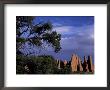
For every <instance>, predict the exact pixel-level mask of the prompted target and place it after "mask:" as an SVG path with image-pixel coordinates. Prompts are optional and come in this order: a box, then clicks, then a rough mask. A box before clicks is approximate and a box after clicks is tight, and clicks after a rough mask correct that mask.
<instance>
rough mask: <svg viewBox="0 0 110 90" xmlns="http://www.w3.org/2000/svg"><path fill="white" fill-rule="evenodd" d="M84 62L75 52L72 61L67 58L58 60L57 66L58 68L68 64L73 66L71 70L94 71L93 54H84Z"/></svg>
mask: <svg viewBox="0 0 110 90" xmlns="http://www.w3.org/2000/svg"><path fill="white" fill-rule="evenodd" d="M83 59H84V60H83V62H82V60H81V58H80V57H79V56H78V55H76V54H73V55H72V57H71V60H70V61H67V60H63V61H62V60H57V61H56V62H57V67H58V69H62V68H64V67H66V66H69V67H70V68H71V72H77V71H78V72H94V65H93V63H92V57H91V56H88V57H86V56H84V58H83Z"/></svg>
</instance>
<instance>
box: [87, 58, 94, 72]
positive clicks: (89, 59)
mask: <svg viewBox="0 0 110 90" xmlns="http://www.w3.org/2000/svg"><path fill="white" fill-rule="evenodd" d="M87 63H88V69H89V72H93V64H92V57H91V56H88V61H87Z"/></svg>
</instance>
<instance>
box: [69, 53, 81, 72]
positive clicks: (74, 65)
mask: <svg viewBox="0 0 110 90" xmlns="http://www.w3.org/2000/svg"><path fill="white" fill-rule="evenodd" d="M71 69H72V72H76V71H83V67H82V63H81V59H80V58H79V57H78V56H77V55H75V54H73V55H72V58H71Z"/></svg>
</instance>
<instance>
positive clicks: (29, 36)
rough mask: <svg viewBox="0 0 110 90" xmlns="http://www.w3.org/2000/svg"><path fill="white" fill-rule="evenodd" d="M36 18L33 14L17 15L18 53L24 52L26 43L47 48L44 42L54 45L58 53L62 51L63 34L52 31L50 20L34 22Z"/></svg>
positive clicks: (29, 45) (30, 45)
mask: <svg viewBox="0 0 110 90" xmlns="http://www.w3.org/2000/svg"><path fill="white" fill-rule="evenodd" d="M34 18H35V17H32V16H16V53H17V54H22V52H21V49H25V48H26V45H27V46H28V47H30V48H31V47H38V48H45V45H44V43H45V44H46V45H49V46H52V47H53V49H54V51H55V52H56V53H57V52H58V51H60V49H61V46H60V40H61V34H58V33H57V32H56V31H52V24H51V23H50V22H46V23H43V22H41V23H39V24H34V23H33V20H34ZM31 49H32V48H31ZM26 50H27V49H26ZM26 50H24V51H26ZM31 51H32V50H31ZM28 52H29V50H28ZM29 53H30V52H29Z"/></svg>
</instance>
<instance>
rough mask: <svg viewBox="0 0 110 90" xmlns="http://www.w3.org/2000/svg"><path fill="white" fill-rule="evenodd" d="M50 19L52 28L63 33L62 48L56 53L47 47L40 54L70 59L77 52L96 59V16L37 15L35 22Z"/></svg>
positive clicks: (81, 55)
mask: <svg viewBox="0 0 110 90" xmlns="http://www.w3.org/2000/svg"><path fill="white" fill-rule="evenodd" d="M48 21H49V22H51V23H52V25H53V29H52V30H53V31H57V32H58V33H60V34H61V47H62V49H61V51H60V52H59V53H54V51H52V49H51V47H47V49H44V50H42V51H41V53H40V54H49V55H53V56H54V57H55V58H58V59H61V60H68V61H69V60H70V59H71V56H72V54H74V53H76V54H77V55H79V56H80V57H81V58H83V56H88V55H91V56H92V58H93V60H94V16H37V17H36V18H35V20H34V23H36V24H37V23H39V22H48Z"/></svg>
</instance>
